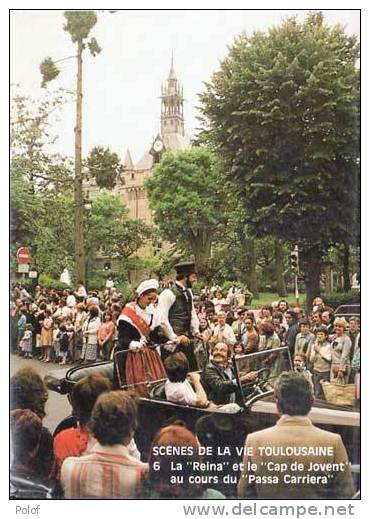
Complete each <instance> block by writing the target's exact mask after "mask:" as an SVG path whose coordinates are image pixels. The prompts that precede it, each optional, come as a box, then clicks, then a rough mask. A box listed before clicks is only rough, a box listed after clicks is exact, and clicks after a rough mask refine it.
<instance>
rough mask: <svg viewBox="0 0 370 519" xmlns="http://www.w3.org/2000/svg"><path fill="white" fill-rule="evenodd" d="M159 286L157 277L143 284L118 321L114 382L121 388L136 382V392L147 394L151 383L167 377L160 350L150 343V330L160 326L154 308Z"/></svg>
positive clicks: (142, 394)
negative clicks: (150, 345) (152, 346)
mask: <svg viewBox="0 0 370 519" xmlns="http://www.w3.org/2000/svg"><path fill="white" fill-rule="evenodd" d="M158 288H159V284H158V281H157V280H156V279H148V280H145V281H143V282H142V283H140V285H139V286H138V287H137V289H136V299H135V301H132V302H131V303H128V304H127V305H126V306H125V307H124V308H123V310H122V312H121V315H120V316H119V318H118V320H117V329H118V343H117V346H116V348H115V351H114V361H115V370H114V372H115V383H116V384H117V385H118V387H122V386H123V385H132V384H133V385H134V388H135V391H136V392H137V393H139V394H140V395H141V396H148V388H147V386H148V383H150V382H154V381H156V380H160V379H164V378H166V371H165V369H164V366H163V364H162V361H161V358H160V356H159V354H158V352H157V351H156V349H155V348H150V347H149V346H148V344H149V343H150V333H151V331H153V330H154V328H156V327H157V326H158V325H159V322H158V318H157V316H156V310H155V308H154V303H155V302H156V301H157V298H158ZM120 352H126V353H124V354H120Z"/></svg>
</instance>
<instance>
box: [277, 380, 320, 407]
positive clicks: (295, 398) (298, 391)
mask: <svg viewBox="0 0 370 519" xmlns="http://www.w3.org/2000/svg"><path fill="white" fill-rule="evenodd" d="M275 397H276V405H277V409H278V412H279V414H287V415H290V416H306V415H308V413H309V412H310V410H311V407H312V404H313V400H314V397H313V393H312V385H311V384H310V382H309V380H307V378H305V377H304V376H303V375H302V374H301V373H297V372H295V371H284V372H283V373H281V375H280V376H279V378H278V379H277V381H276V384H275Z"/></svg>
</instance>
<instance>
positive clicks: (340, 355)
mask: <svg viewBox="0 0 370 519" xmlns="http://www.w3.org/2000/svg"><path fill="white" fill-rule="evenodd" d="M347 328H348V323H347V321H346V320H345V319H344V317H337V318H336V319H335V321H334V338H333V341H332V343H331V370H330V380H334V379H337V378H342V379H343V381H344V382H345V383H348V379H349V374H350V354H351V346H352V343H351V339H350V338H349V337H348V335H347V334H346V330H347Z"/></svg>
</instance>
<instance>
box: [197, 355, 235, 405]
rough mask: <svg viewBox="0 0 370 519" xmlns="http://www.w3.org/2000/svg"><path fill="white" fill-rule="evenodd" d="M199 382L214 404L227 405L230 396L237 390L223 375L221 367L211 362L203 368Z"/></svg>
mask: <svg viewBox="0 0 370 519" xmlns="http://www.w3.org/2000/svg"><path fill="white" fill-rule="evenodd" d="M200 380H201V382H202V384H203V387H204V390H205V392H206V393H207V397H208V398H209V400H212V402H214V403H215V404H228V403H229V402H230V395H231V394H232V393H234V392H235V391H236V390H237V386H236V385H235V384H234V383H233V382H232V380H230V378H229V377H228V375H227V374H226V373H225V370H224V368H223V366H220V365H219V364H215V363H214V362H212V361H211V362H210V363H209V364H207V366H206V367H205V368H204V370H203V373H202V374H201V378H200Z"/></svg>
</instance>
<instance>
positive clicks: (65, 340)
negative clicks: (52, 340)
mask: <svg viewBox="0 0 370 519" xmlns="http://www.w3.org/2000/svg"><path fill="white" fill-rule="evenodd" d="M58 340H59V345H60V348H59V351H60V355H61V358H62V360H61V362H60V365H64V364H67V354H68V345H69V334H68V332H67V328H66V326H65V324H61V325H60V326H59V334H58Z"/></svg>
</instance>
